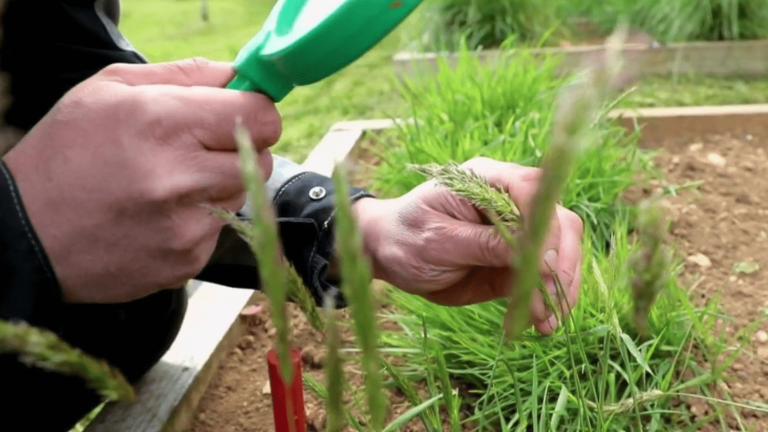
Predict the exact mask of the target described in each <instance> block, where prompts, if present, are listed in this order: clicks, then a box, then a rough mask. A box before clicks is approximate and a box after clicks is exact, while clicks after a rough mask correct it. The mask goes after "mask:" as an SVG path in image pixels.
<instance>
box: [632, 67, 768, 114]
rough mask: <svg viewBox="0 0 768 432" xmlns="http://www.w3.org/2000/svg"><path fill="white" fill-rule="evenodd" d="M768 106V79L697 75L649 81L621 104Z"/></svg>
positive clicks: (651, 79)
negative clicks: (767, 104)
mask: <svg viewBox="0 0 768 432" xmlns="http://www.w3.org/2000/svg"><path fill="white" fill-rule="evenodd" d="M759 103H768V79H749V80H746V79H735V78H733V79H722V78H712V77H703V76H695V75H680V76H678V77H655V78H646V79H644V80H643V81H642V82H641V83H639V85H638V86H637V89H636V90H635V91H633V92H631V93H629V94H628V95H627V97H626V98H624V99H622V100H621V102H620V103H619V106H620V107H623V108H644V107H669V106H696V105H733V104H759Z"/></svg>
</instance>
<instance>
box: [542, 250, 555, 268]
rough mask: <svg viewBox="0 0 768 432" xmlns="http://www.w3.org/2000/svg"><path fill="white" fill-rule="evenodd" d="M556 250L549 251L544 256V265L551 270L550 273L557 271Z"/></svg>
mask: <svg viewBox="0 0 768 432" xmlns="http://www.w3.org/2000/svg"><path fill="white" fill-rule="evenodd" d="M557 256H558V254H557V249H550V250H548V251H547V252H546V253H545V254H544V263H545V264H546V265H547V266H548V267H549V268H550V269H552V271H555V272H556V271H557Z"/></svg>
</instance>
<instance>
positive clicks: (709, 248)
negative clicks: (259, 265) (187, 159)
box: [189, 136, 768, 432]
mask: <svg viewBox="0 0 768 432" xmlns="http://www.w3.org/2000/svg"><path fill="white" fill-rule="evenodd" d="M663 147H664V148H665V151H664V153H663V154H661V155H660V156H658V158H657V164H658V166H659V167H660V168H661V169H662V170H663V171H664V172H665V173H666V177H665V180H664V181H663V184H656V185H655V186H656V187H657V188H675V189H676V190H677V192H676V196H672V197H670V198H669V199H668V204H669V207H670V218H671V219H672V227H671V230H672V235H673V240H674V243H675V247H676V248H677V250H678V252H679V253H681V254H683V257H685V258H686V262H685V269H684V272H683V276H682V277H683V280H684V282H685V283H686V286H695V288H694V289H695V294H694V295H695V296H696V297H697V299H698V300H699V301H701V302H704V301H706V300H707V299H709V298H711V297H712V296H713V295H715V294H716V293H721V300H720V301H721V304H722V306H723V308H724V309H725V312H726V313H728V314H729V315H731V316H733V320H732V321H731V322H730V323H729V324H728V325H727V328H728V332H729V334H731V335H733V334H735V333H736V332H737V331H738V330H739V329H741V328H742V327H744V326H745V325H746V324H747V323H749V322H751V321H753V320H755V319H756V318H758V317H759V315H760V311H761V309H762V308H764V307H766V305H768V289H765V288H764V286H763V285H764V284H765V281H766V277H765V275H766V271H768V270H766V268H767V266H768V234H767V233H768V225H766V223H765V220H766V218H768V155H766V151H768V140H762V139H757V138H754V137H748V136H747V137H709V138H706V139H702V140H700V141H697V142H692V141H686V142H679V143H666V144H665V145H664V146H663ZM359 156H360V157H362V158H363V159H364V160H366V161H368V162H374V163H375V162H376V158H375V157H374V156H373V155H372V154H370V153H369V152H367V151H366V150H365V149H363V150H362V154H360V155H359ZM364 171H366V170H365V169H362V170H361V171H360V172H359V173H358V174H359V175H362V174H360V173H363V172H364ZM353 178H354V177H353ZM355 183H357V184H361V183H363V184H364V183H366V179H364V177H362V176H360V177H357V178H355ZM646 192H649V191H646ZM747 262H749V263H751V262H755V263H757V264H758V265H759V266H760V269H759V270H757V271H756V272H754V273H751V274H737V273H734V271H733V267H734V265H735V264H737V263H747ZM260 304H262V305H264V310H263V311H262V312H261V313H259V314H258V315H257V316H256V317H250V318H249V320H250V321H251V322H250V324H249V327H248V331H247V335H246V336H244V337H243V338H241V340H240V341H239V343H238V345H237V347H235V348H233V349H232V351H231V352H230V353H229V355H228V357H227V358H226V359H225V360H224V362H223V365H222V366H221V368H220V370H219V371H218V373H217V375H216V377H215V379H214V381H213V383H212V385H211V386H210V388H209V389H208V391H207V393H206V394H205V396H204V397H203V399H202V401H201V403H200V406H199V409H198V413H197V417H196V419H195V420H194V423H193V425H192V426H191V428H190V429H189V431H190V432H261V431H264V432H273V431H274V428H273V426H272V423H273V420H272V411H271V399H270V395H269V394H265V391H264V390H265V386H267V383H268V376H267V369H266V354H267V350H268V349H269V348H270V347H272V346H274V345H273V344H274V342H275V341H274V328H273V327H272V325H271V324H270V322H269V312H268V310H267V306H266V305H267V302H266V300H263V301H261V302H260ZM291 311H292V314H293V316H294V333H293V340H294V341H295V342H296V345H297V346H300V347H301V348H302V350H303V352H304V360H305V361H304V365H303V369H304V373H305V374H309V375H310V376H312V377H313V378H315V379H317V380H318V381H320V382H323V378H322V370H321V366H319V364H318V363H319V359H321V358H322V350H323V348H322V347H323V337H322V335H320V334H318V333H317V332H315V331H314V330H312V329H311V328H310V326H309V324H308V323H307V322H306V320H304V318H303V317H302V316H301V314H300V313H299V312H298V310H297V309H296V308H294V307H292V308H291ZM761 328H762V329H763V330H766V331H768V326H767V325H763V326H762V327H761ZM347 375H348V379H349V380H350V381H351V382H353V383H354V384H356V385H355V387H358V388H359V387H361V385H360V383H361V377H360V374H359V372H357V371H354V370H348V373H347ZM727 385H728V386H729V388H730V389H731V391H732V394H733V397H734V399H735V400H736V401H737V402H745V401H748V400H753V401H759V402H765V401H766V399H768V334H766V333H763V332H757V333H756V335H754V337H753V338H752V341H751V344H750V346H749V347H748V351H747V352H745V353H744V354H742V356H741V358H740V360H738V361H737V362H736V363H735V364H734V366H733V367H732V368H731V370H730V377H729V380H728V381H727ZM305 398H306V405H307V414H308V416H307V417H308V422H309V423H310V425H311V427H310V429H309V430H310V431H311V430H313V429H312V427H314V428H317V430H322V428H323V422H324V417H325V413H324V411H323V408H322V407H323V404H322V403H321V402H320V401H319V400H318V399H317V398H315V397H314V395H313V394H312V392H311V391H309V390H308V389H306V388H305ZM392 398H393V399H392V406H393V410H392V411H393V412H392V413H391V415H390V417H391V418H394V417H396V415H398V414H399V413H402V412H404V411H405V410H406V409H407V406H406V404H405V401H404V399H403V398H402V396H401V395H399V394H396V393H393V394H392ZM690 406H691V410H692V412H693V413H694V414H695V415H696V416H697V417H700V418H703V417H704V416H706V415H707V414H708V412H709V411H708V410H710V409H711V408H710V407H709V406H708V405H706V404H704V403H701V402H697V401H695V400H694V401H693V402H692V403H691V404H690ZM743 418H744V421H745V423H746V425H745V426H746V427H747V429H748V430H749V429H751V430H768V417H765V416H759V415H756V414H755V413H754V412H750V411H744V412H743ZM730 426H731V428H732V429H739V428H738V427H736V426H737V424H732V425H730ZM402 430H403V431H416V430H421V425H420V423H419V422H418V421H413V422H411V425H410V426H409V427H408V428H404V429H402ZM703 430H704V431H707V432H709V431H710V430H711V431H716V430H721V427H720V426H719V425H713V426H712V427H711V428H710V427H705V428H704V429H703Z"/></svg>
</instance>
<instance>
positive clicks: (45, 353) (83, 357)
mask: <svg viewBox="0 0 768 432" xmlns="http://www.w3.org/2000/svg"><path fill="white" fill-rule="evenodd" d="M0 354H15V355H18V356H19V360H20V361H21V362H23V363H26V364H28V365H30V366H35V367H39V368H43V369H46V370H49V371H52V372H56V373H61V374H65V375H74V376H78V377H80V378H82V379H83V380H85V383H86V385H87V386H88V387H90V388H91V389H93V390H95V391H96V392H98V393H99V394H101V395H102V396H104V397H106V398H107V399H109V400H113V401H117V402H133V400H134V399H135V397H136V394H135V393H134V390H133V387H131V385H130V384H129V383H128V381H126V379H125V377H123V375H122V373H120V371H119V370H118V369H116V368H114V367H112V366H110V365H109V364H108V363H107V362H105V361H102V360H98V359H95V358H93V357H91V356H89V355H88V354H86V353H84V352H83V351H81V350H79V349H77V348H74V347H72V346H70V345H69V344H67V343H66V342H64V341H63V340H61V339H60V338H59V337H58V336H56V334H55V333H53V332H51V331H49V330H46V329H41V328H37V327H33V326H30V325H29V324H26V323H12V322H8V321H5V320H0Z"/></svg>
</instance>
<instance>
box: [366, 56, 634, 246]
mask: <svg viewBox="0 0 768 432" xmlns="http://www.w3.org/2000/svg"><path fill="white" fill-rule="evenodd" d="M555 66H556V62H555V60H551V61H545V62H544V63H540V62H537V61H536V60H535V59H534V58H533V57H531V56H527V55H524V54H516V55H515V57H514V61H509V62H507V63H504V64H503V65H500V66H499V67H497V68H494V69H492V70H491V69H487V68H485V67H483V66H482V65H481V64H480V63H479V62H478V61H477V60H476V59H475V58H474V57H472V56H471V55H469V54H468V52H466V51H465V52H464V54H463V55H462V56H461V58H460V60H459V64H458V66H457V68H456V69H455V70H451V69H449V68H447V67H442V68H441V71H440V72H439V73H438V75H437V76H436V77H427V78H425V79H421V78H416V79H413V80H410V81H408V82H407V84H406V85H405V86H404V87H403V88H402V90H401V93H402V94H403V96H404V97H405V98H407V99H408V100H409V103H410V104H411V106H412V116H413V117H414V118H416V119H418V121H417V122H416V123H415V124H406V125H404V126H402V127H401V128H399V129H397V130H396V131H394V132H393V133H389V134H387V135H385V138H384V139H382V147H380V150H378V152H379V153H380V155H379V156H380V158H381V160H382V163H381V165H379V166H378V167H377V168H376V172H375V174H374V176H373V182H372V188H373V189H374V190H376V191H377V192H378V193H381V194H383V195H386V196H397V195H400V194H402V193H405V192H407V191H408V190H410V189H412V188H413V187H415V186H417V185H418V184H420V183H421V182H422V181H423V178H422V177H421V176H420V175H418V174H416V173H411V172H403V168H404V167H405V166H406V165H407V164H426V163H439V164H442V163H445V162H448V161H455V162H459V163H461V162H464V161H467V160H469V159H471V158H473V157H477V156H485V157H489V158H493V159H497V160H503V161H510V162H517V163H520V164H523V165H531V166H538V165H539V163H540V161H541V158H542V156H543V155H544V153H545V152H546V150H547V149H548V148H549V144H550V134H551V131H552V130H551V128H552V120H553V115H554V110H553V105H554V101H555V97H556V95H557V93H558V91H559V90H560V89H561V88H562V86H564V85H566V84H567V78H559V77H557V75H556V73H555ZM597 129H598V135H599V139H600V142H599V143H596V145H594V146H591V147H589V148H587V149H586V150H585V151H586V154H585V155H584V157H583V158H581V159H580V160H579V162H578V163H577V164H576V166H575V169H574V171H573V173H572V175H571V178H570V180H569V181H568V184H567V186H566V190H565V192H564V195H563V203H564V205H566V206H568V207H569V208H571V209H572V210H573V211H575V212H576V213H577V214H579V216H581V217H582V219H583V220H584V221H585V224H586V226H587V228H588V229H589V230H590V231H592V232H593V233H595V235H596V240H595V241H597V242H601V243H602V244H607V242H608V239H609V238H610V235H611V234H610V233H611V230H612V228H613V225H614V223H615V222H616V221H617V220H621V219H622V218H625V217H627V216H628V210H629V208H628V207H627V206H626V205H624V204H623V203H622V202H621V201H620V200H619V198H620V195H621V193H622V191H624V190H625V189H626V188H627V187H628V186H630V185H631V184H633V182H634V181H636V178H635V177H636V175H638V174H641V173H642V172H643V171H642V168H643V167H645V166H647V164H648V163H649V162H648V157H647V155H644V154H642V153H640V152H638V150H637V147H636V146H635V145H634V144H635V142H636V139H637V136H636V135H633V136H630V137H627V136H625V130H624V129H622V128H621V127H619V126H617V125H614V124H611V123H608V122H606V121H600V122H599V123H598V125H597Z"/></svg>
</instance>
